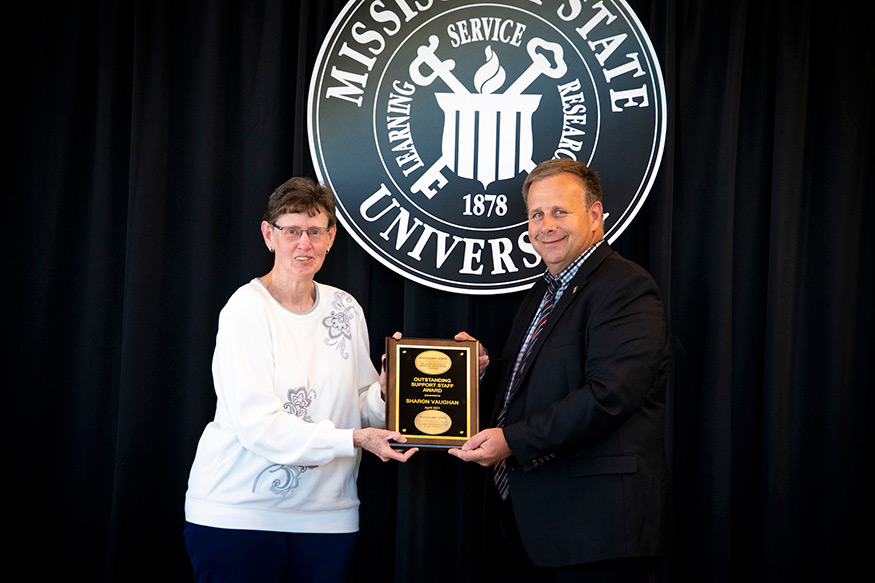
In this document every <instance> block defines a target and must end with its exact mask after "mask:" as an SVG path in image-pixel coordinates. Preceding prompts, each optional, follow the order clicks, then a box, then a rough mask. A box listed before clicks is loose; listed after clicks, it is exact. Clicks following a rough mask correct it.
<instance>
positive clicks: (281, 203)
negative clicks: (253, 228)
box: [262, 177, 337, 227]
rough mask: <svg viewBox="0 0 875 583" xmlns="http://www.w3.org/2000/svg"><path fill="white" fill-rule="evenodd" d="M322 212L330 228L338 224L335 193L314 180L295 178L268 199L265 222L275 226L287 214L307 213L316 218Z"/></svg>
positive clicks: (283, 184)
mask: <svg viewBox="0 0 875 583" xmlns="http://www.w3.org/2000/svg"><path fill="white" fill-rule="evenodd" d="M320 212H323V213H325V214H326V215H327V216H328V226H329V227H333V226H334V225H335V224H336V223H337V216H336V215H335V212H334V193H333V192H332V191H331V188H330V187H328V186H326V185H325V184H319V183H317V182H316V181H314V180H313V179H312V178H307V177H295V178H290V179H289V180H286V181H285V182H284V183H282V184H281V185H280V186H278V187H277V189H276V190H274V191H273V193H272V194H271V195H270V198H268V199H267V208H266V209H265V210H264V217H262V218H263V219H264V220H265V221H267V222H268V223H270V224H275V223H276V220H277V219H278V218H279V217H280V216H281V215H284V214H286V213H307V215H308V216H311V217H314V216H316V215H318V214H319V213H320Z"/></svg>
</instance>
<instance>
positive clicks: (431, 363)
mask: <svg viewBox="0 0 875 583" xmlns="http://www.w3.org/2000/svg"><path fill="white" fill-rule="evenodd" d="M479 350H480V343H479V342H478V341H476V340H463V341H456V340H440V339H434V338H401V339H400V340H396V339H395V338H392V337H388V338H386V428H387V429H390V430H392V431H398V432H399V433H401V434H402V435H404V436H405V437H406V438H407V443H403V444H393V447H400V448H407V447H420V448H438V449H441V448H442V449H449V448H451V447H460V446H461V445H462V444H463V443H465V442H466V441H467V440H468V439H470V437H471V436H472V435H474V434H475V433H477V432H478V431H479V430H480V429H479V425H480V424H479V409H478V404H479V402H480V398H479V389H480V384H479V381H480V370H479V369H480V362H479ZM444 369H446V370H444Z"/></svg>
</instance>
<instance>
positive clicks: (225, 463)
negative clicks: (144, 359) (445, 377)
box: [185, 178, 416, 583]
mask: <svg viewBox="0 0 875 583" xmlns="http://www.w3.org/2000/svg"><path fill="white" fill-rule="evenodd" d="M336 233H337V226H336V217H335V214H334V197H333V194H332V193H331V190H330V189H329V188H328V187H326V186H323V185H317V184H316V183H315V182H313V181H312V180H310V179H307V178H292V179H291V180H289V181H288V182H286V183H285V184H283V185H282V186H280V187H279V188H277V189H276V190H275V191H274V193H273V194H272V195H271V196H270V199H269V201H268V205H267V210H266V211H265V213H264V220H263V221H262V223H261V234H262V236H263V237H264V243H265V245H266V246H267V248H268V249H269V250H270V252H271V253H274V254H275V258H274V265H273V269H271V271H270V272H269V273H268V274H267V275H265V276H263V277H260V278H256V279H253V280H252V281H251V282H249V283H247V284H246V285H244V286H242V287H241V288H240V289H238V290H237V291H236V292H235V293H234V294H233V295H232V296H231V298H230V299H229V300H228V303H227V304H226V305H225V307H224V308H223V309H222V311H221V313H220V315H219V330H218V334H217V336H216V349H215V353H214V355H213V381H214V384H215V389H216V395H217V397H218V403H217V406H216V416H215V419H214V421H212V422H211V423H209V424H208V425H207V427H206V429H205V430H204V433H203V435H202V437H201V440H200V443H199V445H198V450H197V455H196V456H195V460H194V464H193V466H192V469H191V476H190V478H189V488H188V492H187V493H186V502H185V514H186V529H185V537H186V547H187V548H188V552H189V556H190V558H191V561H192V565H193V567H194V571H195V578H196V579H197V580H198V581H220V580H221V581H259V582H261V583H264V582H268V581H286V580H292V579H294V580H296V581H302V580H313V581H336V580H342V579H343V576H344V572H345V570H346V567H347V565H348V564H349V560H350V558H351V556H352V551H353V543H354V541H355V532H356V531H357V530H358V506H359V501H358V497H357V493H356V473H357V470H358V464H359V460H360V451H359V450H360V449H366V450H368V451H371V452H373V453H374V454H376V455H377V456H378V457H380V459H382V460H383V461H387V460H389V459H394V460H398V461H401V462H404V461H407V459H409V457H410V456H411V455H413V453H414V452H415V451H416V449H415V448H411V449H409V450H408V451H407V452H405V453H403V454H402V453H400V452H397V451H395V450H393V449H392V448H391V447H390V441H396V442H400V443H403V442H404V441H406V440H405V438H404V437H403V436H401V435H400V434H398V433H396V432H390V431H386V430H385V429H378V427H385V404H384V400H383V393H384V392H385V375H381V377H379V378H378V376H377V372H376V370H375V369H374V367H373V364H372V363H371V360H370V356H369V351H368V331H367V326H366V324H365V320H364V315H363V313H362V309H361V307H360V306H359V305H358V303H357V302H356V301H355V300H354V299H353V298H352V296H350V295H349V294H347V293H346V292H344V291H341V290H339V289H337V288H334V287H330V286H327V285H323V284H319V283H316V282H315V281H314V280H313V277H314V276H315V275H316V272H318V271H319V269H320V268H321V267H322V263H323V261H324V260H325V256H326V254H327V253H328V251H329V250H330V249H331V245H332V243H333V242H334V237H335V235H336ZM368 426H370V427H368ZM362 427H367V428H365V429H362Z"/></svg>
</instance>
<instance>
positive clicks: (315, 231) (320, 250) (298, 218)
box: [262, 212, 337, 280]
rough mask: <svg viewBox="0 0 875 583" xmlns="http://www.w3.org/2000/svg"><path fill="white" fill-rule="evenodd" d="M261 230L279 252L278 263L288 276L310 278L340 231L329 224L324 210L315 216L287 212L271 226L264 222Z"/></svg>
mask: <svg viewBox="0 0 875 583" xmlns="http://www.w3.org/2000/svg"><path fill="white" fill-rule="evenodd" d="M278 227H281V228H278ZM290 227H292V228H293V230H292V232H290V231H289V228H290ZM262 229H263V232H265V242H266V243H267V244H268V246H271V247H272V248H273V249H274V251H275V253H276V260H275V265H276V266H277V267H278V268H279V269H280V270H281V271H283V272H284V273H285V274H286V275H289V276H292V277H294V278H297V279H310V280H312V279H313V276H314V275H315V274H316V272H317V271H319V270H320V269H321V268H322V263H323V262H324V261H325V254H326V253H327V252H328V249H330V248H331V245H333V244H334V236H335V234H336V232H337V227H336V226H332V227H330V228H329V227H328V215H326V214H325V213H323V212H320V213H319V214H317V215H315V216H312V217H311V216H308V215H307V213H286V214H284V215H280V216H279V217H277V219H276V221H275V222H274V223H273V224H272V225H271V224H268V223H263V225H262Z"/></svg>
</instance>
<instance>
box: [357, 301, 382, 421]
mask: <svg viewBox="0 0 875 583" xmlns="http://www.w3.org/2000/svg"><path fill="white" fill-rule="evenodd" d="M356 310H357V311H358V315H359V322H361V326H359V330H358V335H357V338H356V339H355V341H356V351H357V352H358V354H357V361H358V362H359V368H360V372H359V409H360V410H361V417H362V427H377V428H380V429H383V428H385V427H386V402H385V400H384V399H383V392H382V389H381V388H380V382H379V377H378V376H377V371H376V370H375V369H374V365H373V363H372V362H371V354H370V345H371V344H370V338H369V336H368V325H367V322H366V321H365V316H364V311H363V310H362V309H361V306H359V305H358V303H356Z"/></svg>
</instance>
